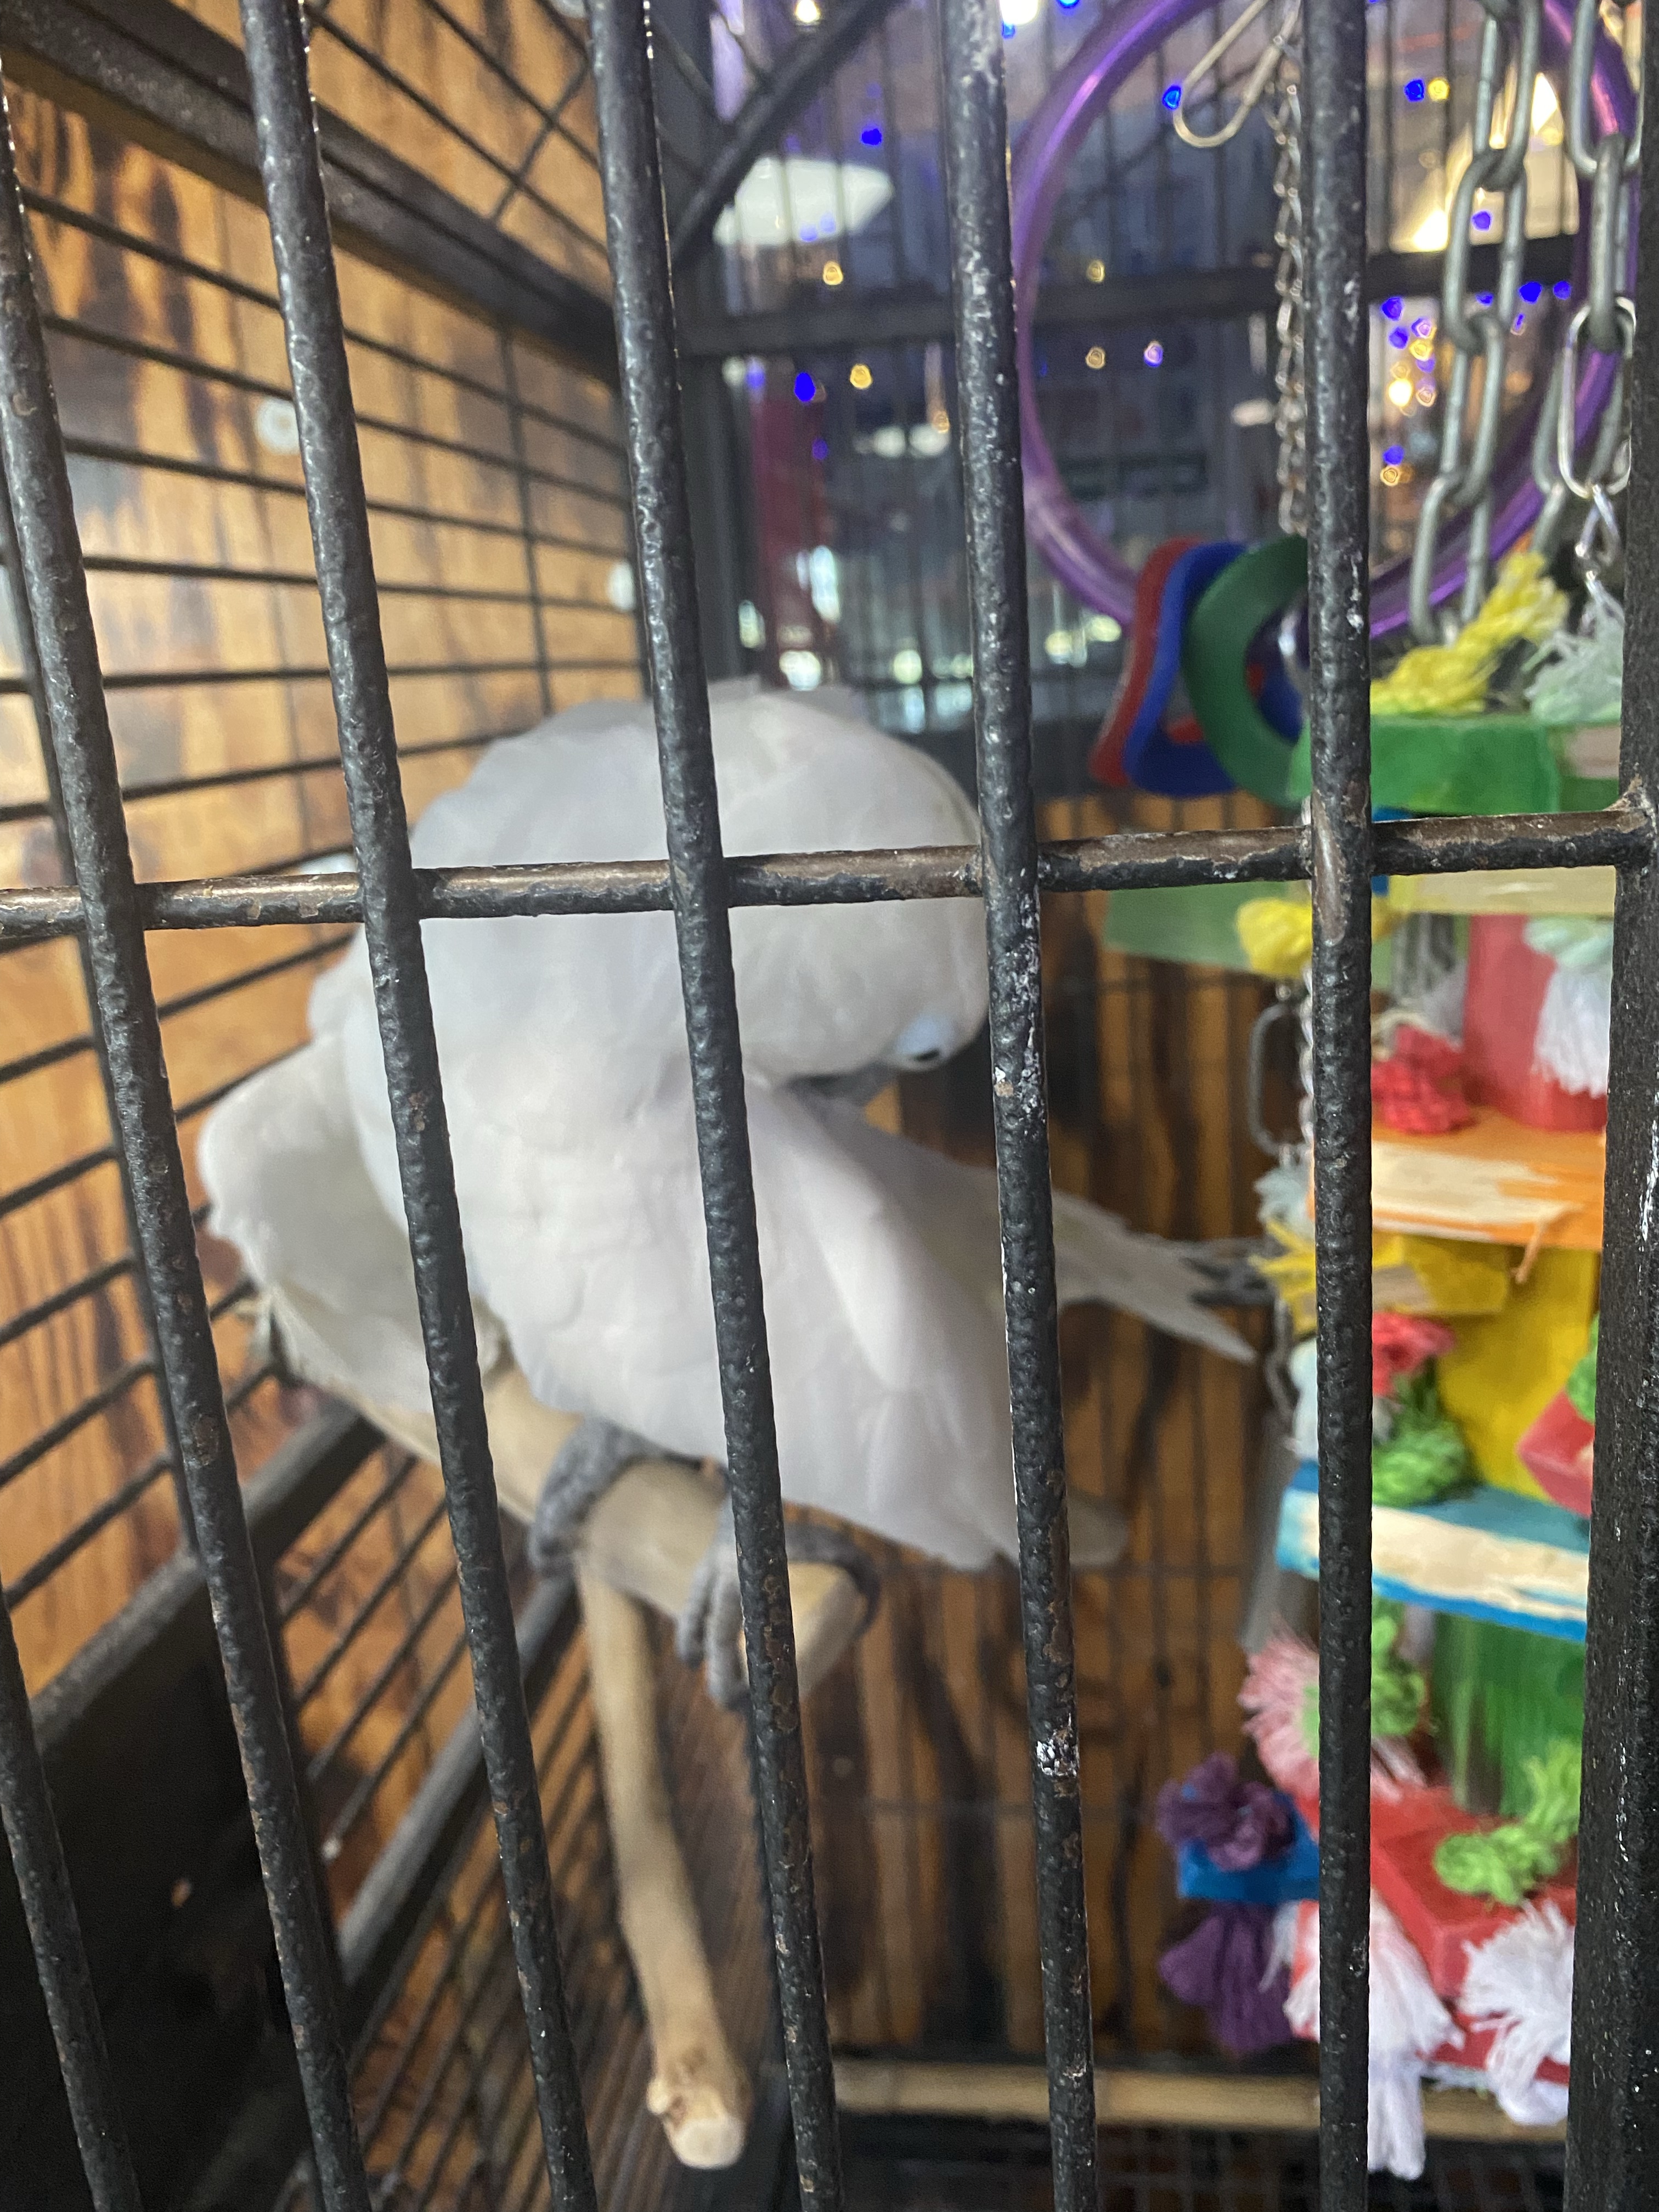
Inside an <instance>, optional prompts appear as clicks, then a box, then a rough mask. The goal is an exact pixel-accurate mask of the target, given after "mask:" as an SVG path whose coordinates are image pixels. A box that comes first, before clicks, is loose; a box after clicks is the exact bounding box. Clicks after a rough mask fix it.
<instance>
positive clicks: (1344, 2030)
mask: <svg viewBox="0 0 1659 2212" xmlns="http://www.w3.org/2000/svg"><path fill="white" fill-rule="evenodd" d="M1302 101H1303V114H1304V118H1305V120H1304V147H1305V153H1304V162H1305V168H1304V173H1305V175H1306V176H1307V178H1308V179H1309V185H1310V201H1311V203H1312V204H1313V205H1314V206H1316V208H1318V209H1319V210H1320V214H1319V216H1318V217H1317V218H1316V220H1315V221H1314V222H1311V223H1310V225H1309V241H1308V260H1307V318H1308V321H1307V357H1308V426H1309V441H1308V627H1309V638H1310V664H1311V673H1310V681H1309V690H1308V723H1309V728H1310V733H1311V744H1312V751H1313V797H1312V801H1311V805H1310V831H1311V841H1310V842H1311V846H1312V852H1311V860H1312V864H1313V912H1314V956H1313V1115H1314V1120H1313V1134H1314V1145H1313V1154H1314V1225H1315V1236H1316V1246H1317V1261H1318V1302H1319V1303H1318V1313H1319V1338H1318V1342H1319V1352H1318V1359H1319V1564H1320V1583H1319V1808H1320V1820H1319V1832H1320V1854H1319V1988H1320V2016H1319V2110H1320V2129H1319V2134H1320V2158H1319V2181H1320V2201H1321V2203H1322V2205H1323V2206H1324V2207H1325V2208H1326V2212H1358V2208H1359V2207H1361V2206H1363V2205H1364V2203H1365V2199H1366V2196H1367V2193H1368V2191H1367V2181H1366V2172H1365V2168H1366V2105H1367V2062H1368V2057H1369V2044H1370V1827H1371V1800H1370V1753H1371V1727H1370V1703H1371V1679H1370V1677H1371V1645H1370V1613H1371V1376H1370V1322H1371V1237H1370V1221H1371V1161H1370V1126H1371V1089H1370V1063H1371V1020H1370V975H1371V842H1372V841H1371V733H1370V690H1369V679H1370V592H1369V580H1368V566H1367V562H1366V534H1367V533H1366V504H1367V484H1366V460H1367V455H1368V445H1367V433H1366V419H1365V417H1366V404H1367V399H1368V396H1369V375H1370V359H1369V353H1368V349H1367V344H1366V338H1367V331H1366V323H1365V306H1364V299H1365V291H1364V263H1365V6H1364V0H1328V4H1325V5H1315V6H1313V7H1310V8H1309V9H1308V10H1307V11H1306V15H1305V17H1304V69H1303V91H1302Z"/></svg>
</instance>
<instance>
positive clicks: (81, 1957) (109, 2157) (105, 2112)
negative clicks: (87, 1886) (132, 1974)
mask: <svg viewBox="0 0 1659 2212" xmlns="http://www.w3.org/2000/svg"><path fill="white" fill-rule="evenodd" d="M0 1819H3V1821H4V1824H5V1831H6V1841H7V1843H8V1844H9V1846H10V1849H11V1863H12V1871H13V1872H14V1874H15V1875H16V1877H17V1893H18V1895H19V1896H20V1897H21V1899H22V1901H23V1917H24V1919H25V1920H26V1921H27V1923H28V1931H29V1942H30V1943H31V1945H32V1946H33V1951H34V1964H35V1968H36V1971H37V1972H38V1973H39V1975H40V1991H41V1995H42V1996H44V1997H45V1998H46V2017H47V2018H48V2020H49V2021H51V2023H52V2041H53V2043H54V2044H55V2045H57V2047H58V2065H59V2067H60V2068H61V2069H62V2070H63V2075H64V2089H65V2091H66V2092H67V2093H68V2096H69V2107H70V2118H72V2119H73V2120H74V2123H75V2139H76V2142H77V2143H78V2144H79V2145H80V2148H81V2163H82V2166H83V2167H84V2168H85V2170H86V2176H87V2186H88V2188H89V2189H90V2190H91V2191H92V2201H93V2203H94V2205H95V2206H96V2208H97V2212H143V2203H142V2202H141V2200H140V2198H139V2195H138V2184H137V2179H136V2178H135V2176H134V2174H133V2171H132V2154H131V2150H130V2149H129V2148H128V2146H127V2133H126V2127H125V2123H124V2121H123V2120H122V2118H121V2108H120V2106H119V2104H118V2102H117V2100H116V2095H115V2084H114V2081H113V2079H112V2075H111V2073H110V2063H109V2052H108V2051H107V2049H106V2047H105V2043H104V2027H103V2022H102V2021H100V2018H99V2016H98V2001H97V1998H96V1997H95V1996H94V1994H93V1987H92V1974H91V1972H90V1970H89V1968H88V1965H87V1953H86V1945H85V1944H84V1942H82V1936H81V1922H80V1917H79V1915H78V1914H77V1913H76V1910H75V1896H74V1893H73V1891H72V1890H71V1889H70V1878H69V1868H68V1866H67V1865H66V1864H65V1863H64V1845H63V1841H62V1839H61V1838H60V1837H59V1835H58V1822H57V1820H56V1818H55V1816H54V1814H53V1813H52V1793H51V1791H50V1790H48V1788H47V1786H46V1768H45V1766H44V1765H42V1763H41V1759H40V1746H39V1745H38V1744H37V1743H36V1742H35V1740H34V1729H33V1725H32V1723H31V1722H30V1719H29V1699H28V1691H27V1688H26V1687H25V1686H24V1681H23V1668H22V1662H21V1661H20V1659H19V1658H18V1656H17V1639H16V1638H15V1636H14V1635H13V1634H12V1630H11V1614H10V1613H9V1611H8V1609H7V1607H6V1601H5V1598H4V1595H0Z"/></svg>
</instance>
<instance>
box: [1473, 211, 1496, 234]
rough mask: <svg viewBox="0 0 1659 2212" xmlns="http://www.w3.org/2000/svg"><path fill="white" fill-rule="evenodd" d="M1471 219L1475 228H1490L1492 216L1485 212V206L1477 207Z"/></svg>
mask: <svg viewBox="0 0 1659 2212" xmlns="http://www.w3.org/2000/svg"><path fill="white" fill-rule="evenodd" d="M1472 220H1473V222H1474V227H1475V228H1476V229H1477V230H1490V229H1491V228H1492V217H1491V216H1489V215H1488V214H1487V213H1486V210H1485V208H1477V209H1476V210H1475V212H1474V216H1473V218H1472Z"/></svg>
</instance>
